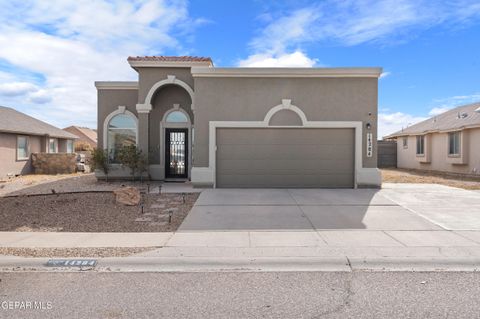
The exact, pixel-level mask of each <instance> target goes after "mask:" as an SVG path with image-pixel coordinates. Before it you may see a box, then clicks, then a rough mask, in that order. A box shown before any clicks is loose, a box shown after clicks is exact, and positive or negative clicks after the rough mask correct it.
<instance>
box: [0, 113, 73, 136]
mask: <svg viewBox="0 0 480 319" xmlns="http://www.w3.org/2000/svg"><path fill="white" fill-rule="evenodd" d="M0 132H7V133H20V134H29V135H50V136H51V137H58V138H70V139H76V138H77V136H76V135H73V134H71V133H68V132H65V131H64V130H61V129H59V128H57V127H55V126H53V125H50V124H48V123H45V122H42V121H40V120H37V119H36V118H33V117H31V116H28V115H27V114H24V113H21V112H18V111H16V110H14V109H12V108H10V107H5V106H0Z"/></svg>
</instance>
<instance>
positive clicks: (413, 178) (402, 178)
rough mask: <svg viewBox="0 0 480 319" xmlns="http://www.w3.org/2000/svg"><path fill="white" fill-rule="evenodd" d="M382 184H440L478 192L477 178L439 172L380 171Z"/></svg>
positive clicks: (478, 181)
mask: <svg viewBox="0 0 480 319" xmlns="http://www.w3.org/2000/svg"><path fill="white" fill-rule="evenodd" d="M381 172H382V181H383V182H384V183H421V184H424V183H426V184H441V185H446V186H451V187H458V188H463V189H470V190H480V176H479V177H478V178H467V177H466V178H460V177H455V176H452V175H448V174H445V173H440V172H426V171H418V170H409V169H399V168H397V169H381Z"/></svg>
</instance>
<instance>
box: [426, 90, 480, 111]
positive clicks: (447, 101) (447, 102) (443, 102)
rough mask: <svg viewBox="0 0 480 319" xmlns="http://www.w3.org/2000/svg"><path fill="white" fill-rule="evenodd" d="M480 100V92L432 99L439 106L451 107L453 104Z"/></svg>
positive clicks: (457, 104)
mask: <svg viewBox="0 0 480 319" xmlns="http://www.w3.org/2000/svg"><path fill="white" fill-rule="evenodd" d="M479 101H480V93H479V92H477V93H473V94H467V95H456V96H451V97H447V98H442V99H436V100H434V102H435V104H438V105H439V106H438V107H439V108H444V109H451V108H453V107H455V106H459V105H463V104H469V103H474V102H479Z"/></svg>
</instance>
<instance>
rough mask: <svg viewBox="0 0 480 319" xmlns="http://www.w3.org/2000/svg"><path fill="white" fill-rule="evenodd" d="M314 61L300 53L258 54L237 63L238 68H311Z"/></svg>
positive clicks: (315, 61)
mask: <svg viewBox="0 0 480 319" xmlns="http://www.w3.org/2000/svg"><path fill="white" fill-rule="evenodd" d="M316 63H317V60H316V59H311V58H309V57H308V56H306V55H305V53H303V52H301V51H295V52H293V53H290V54H289V53H284V54H278V55H276V54H269V53H260V54H254V55H251V56H249V57H248V58H247V59H245V60H241V61H239V62H238V66H240V67H297V68H300V67H305V68H310V67H313V66H314V65H315V64H316Z"/></svg>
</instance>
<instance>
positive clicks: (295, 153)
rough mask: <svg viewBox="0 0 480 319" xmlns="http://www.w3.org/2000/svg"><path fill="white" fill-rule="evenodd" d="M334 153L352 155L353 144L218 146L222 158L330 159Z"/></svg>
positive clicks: (344, 155) (339, 155) (218, 154)
mask: <svg viewBox="0 0 480 319" xmlns="http://www.w3.org/2000/svg"><path fill="white" fill-rule="evenodd" d="M332 153H334V154H336V155H337V157H338V158H342V157H348V158H350V157H352V156H353V150H352V145H321V146H319V145H232V144H228V145H227V144H224V145H220V146H217V156H218V157H219V158H221V159H263V160H267V159H292V160H299V159H302V158H311V159H329V158H331V156H332V155H331V154H332Z"/></svg>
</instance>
